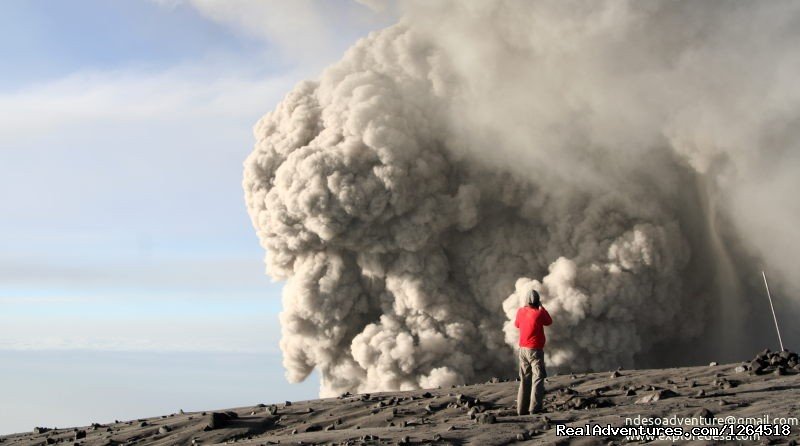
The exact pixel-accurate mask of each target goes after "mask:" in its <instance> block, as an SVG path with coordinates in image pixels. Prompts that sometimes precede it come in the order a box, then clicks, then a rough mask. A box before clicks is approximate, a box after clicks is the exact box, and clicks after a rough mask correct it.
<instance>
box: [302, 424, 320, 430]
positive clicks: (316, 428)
mask: <svg viewBox="0 0 800 446" xmlns="http://www.w3.org/2000/svg"><path fill="white" fill-rule="evenodd" d="M321 430H322V426H320V425H318V424H309V425H308V426H306V428H305V429H303V432H318V431H321Z"/></svg>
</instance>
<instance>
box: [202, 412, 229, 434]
mask: <svg viewBox="0 0 800 446" xmlns="http://www.w3.org/2000/svg"><path fill="white" fill-rule="evenodd" d="M230 421H231V416H230V415H229V413H228V412H211V413H210V414H208V415H207V416H206V427H208V429H209V430H213V429H220V428H223V427H225V426H227V425H228V424H229V423H230Z"/></svg>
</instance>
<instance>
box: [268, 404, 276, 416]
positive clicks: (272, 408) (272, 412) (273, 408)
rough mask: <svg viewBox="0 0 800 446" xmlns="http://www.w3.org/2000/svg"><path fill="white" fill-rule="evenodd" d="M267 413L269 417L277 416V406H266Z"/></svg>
mask: <svg viewBox="0 0 800 446" xmlns="http://www.w3.org/2000/svg"><path fill="white" fill-rule="evenodd" d="M267 413H268V414H270V415H278V405H277V404H270V405H269V406H267Z"/></svg>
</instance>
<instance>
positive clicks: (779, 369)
mask: <svg viewBox="0 0 800 446" xmlns="http://www.w3.org/2000/svg"><path fill="white" fill-rule="evenodd" d="M772 373H774V374H776V375H785V374H786V369H785V368H783V366H781V365H779V366H778V367H776V368H775V371H774V372H772Z"/></svg>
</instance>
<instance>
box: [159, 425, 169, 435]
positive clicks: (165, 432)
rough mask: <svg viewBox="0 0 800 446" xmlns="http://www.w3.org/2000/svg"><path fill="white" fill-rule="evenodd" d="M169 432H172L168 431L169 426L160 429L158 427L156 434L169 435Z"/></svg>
mask: <svg viewBox="0 0 800 446" xmlns="http://www.w3.org/2000/svg"><path fill="white" fill-rule="evenodd" d="M171 430H172V429H170V427H169V426H161V427H159V428H158V433H159V434H167V433H169V432H170V431H171Z"/></svg>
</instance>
